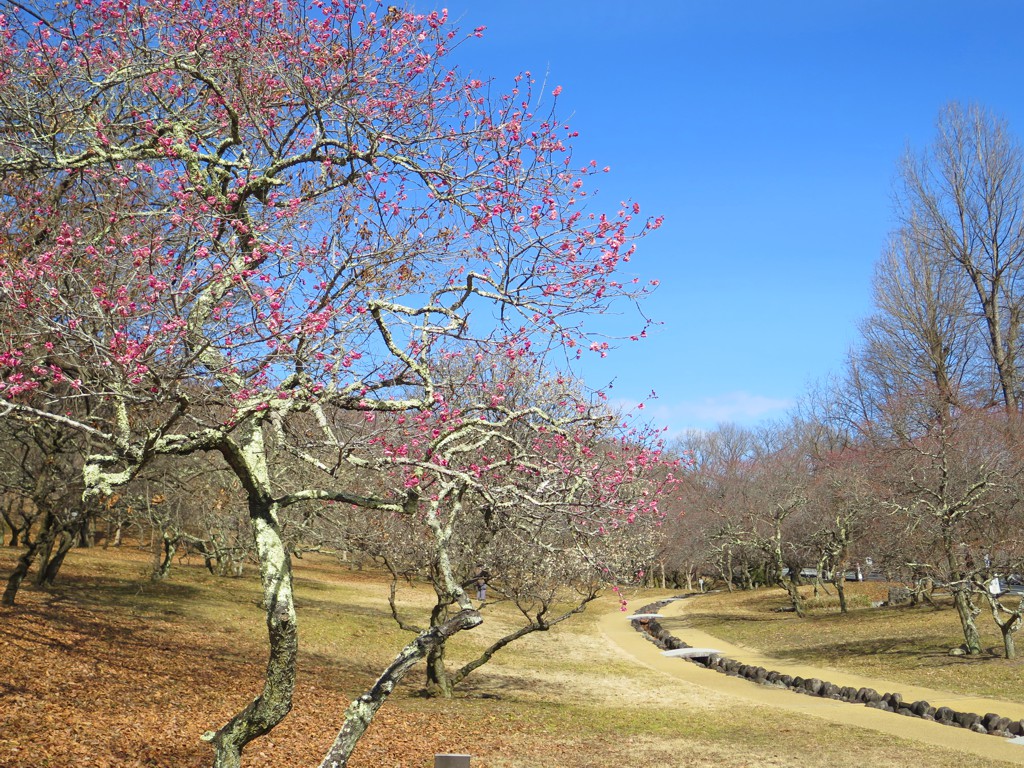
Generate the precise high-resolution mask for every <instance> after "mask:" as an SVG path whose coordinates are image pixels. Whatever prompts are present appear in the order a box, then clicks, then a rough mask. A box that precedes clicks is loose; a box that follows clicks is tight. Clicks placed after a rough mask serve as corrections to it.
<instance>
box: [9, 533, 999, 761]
mask: <svg viewBox="0 0 1024 768" xmlns="http://www.w3.org/2000/svg"><path fill="white" fill-rule="evenodd" d="M15 554H16V553H14V552H11V551H10V550H7V549H4V548H0V574H3V573H6V572H7V570H8V569H9V567H10V566H11V564H12V563H13V560H14V556H15ZM65 569H66V571H65V573H64V578H63V581H62V583H61V584H60V585H59V586H58V587H57V588H56V589H54V590H51V591H38V590H34V589H28V588H27V589H26V590H25V592H24V594H23V595H22V596H21V598H20V599H19V606H18V607H17V608H15V609H14V610H12V611H5V612H4V613H2V614H0V669H3V670H4V672H3V673H2V674H0V765H3V766H4V768H39V767H40V766H55V767H59V768H64V767H65V766H69V765H80V766H92V767H93V768H102V767H104V766H111V767H113V766H118V767H121V766H166V768H192V767H193V766H194V767H196V768H198V766H203V765H207V764H208V763H209V751H208V748H207V747H206V746H205V745H203V744H201V743H200V742H199V741H198V736H199V734H201V733H202V732H203V731H204V730H206V729H208V728H210V727H215V726H216V725H217V724H218V723H221V722H223V721H224V720H225V719H226V718H227V717H228V716H230V714H231V713H232V712H234V711H236V710H237V709H238V708H239V707H241V706H243V705H244V704H245V702H246V701H247V700H248V698H249V697H250V696H251V695H252V694H253V692H254V691H256V690H258V685H259V681H260V676H261V674H262V665H263V664H264V661H265V653H264V651H263V646H262V642H263V626H262V616H261V612H260V610H259V609H258V607H257V605H256V603H257V599H258V589H257V585H256V584H255V583H254V580H253V578H252V577H250V578H245V579H223V578H215V577H212V576H210V575H209V574H207V573H206V572H205V571H204V570H203V569H202V568H201V567H200V566H199V565H198V564H196V563H192V564H183V563H179V564H176V565H175V568H174V570H173V571H172V575H171V578H170V580H169V581H166V582H164V583H160V584H153V583H150V582H149V581H148V579H147V578H146V576H147V572H148V555H147V554H145V553H143V552H139V551H137V550H130V549H125V550H121V551H114V550H108V551H102V550H97V551H79V552H75V553H73V554H72V556H71V557H70V558H69V561H68V563H67V564H66V566H65ZM296 575H297V589H296V595H297V603H298V608H299V612H300V631H301V637H302V649H301V668H300V684H299V688H298V691H297V695H296V704H295V709H294V710H293V712H292V714H291V715H290V716H289V717H288V719H287V720H286V721H285V722H284V723H283V724H282V725H281V726H279V727H278V729H276V730H275V731H274V732H273V733H272V734H270V735H269V736H267V737H266V738H264V739H262V740H260V741H259V742H257V743H255V744H254V745H252V747H251V748H250V751H249V752H248V753H247V756H246V765H248V766H274V768H287V767H289V766H310V765H317V764H318V762H319V757H320V756H321V755H322V754H323V751H324V750H325V748H326V745H327V744H328V743H329V741H330V739H331V738H332V737H333V734H334V732H335V731H336V729H337V727H338V726H339V724H340V715H341V712H342V711H343V709H344V707H345V705H346V703H347V701H348V699H349V698H351V697H352V696H354V695H357V694H358V693H359V692H360V691H361V690H363V689H364V688H365V687H366V686H367V685H368V684H369V683H370V682H371V680H372V679H373V677H374V675H375V674H376V672H377V671H379V670H380V669H381V667H382V666H383V664H384V663H385V662H386V661H388V660H390V658H391V657H392V656H393V654H394V653H395V652H396V650H397V649H398V648H399V647H400V646H401V645H402V643H403V642H404V641H405V640H406V639H407V638H408V635H407V634H405V633H402V632H400V631H399V630H398V629H397V628H396V627H395V626H394V623H393V622H392V621H391V620H390V618H389V614H388V608H387V604H386V598H387V586H386V582H385V581H384V580H383V579H382V578H381V577H380V575H379V574H375V573H367V572H362V573H361V572H352V571H347V570H343V569H341V568H340V567H338V566H337V565H336V564H334V563H332V562H330V561H327V560H324V559H320V560H318V559H315V558H306V559H304V560H302V561H300V562H298V563H297V567H296ZM664 594H667V593H654V594H650V593H645V594H637V595H635V596H633V605H642V604H644V603H645V602H650V601H651V600H653V599H655V598H656V597H658V596H661V595H664ZM430 597H431V595H430V593H429V591H428V590H427V589H425V588H423V587H419V588H414V587H408V588H405V589H403V590H402V591H401V593H400V599H401V601H402V604H403V606H404V607H405V609H407V610H408V611H410V615H412V612H413V611H415V610H422V608H423V607H424V606H426V605H429V602H430ZM728 601H735V602H733V605H732V608H731V609H730V610H732V611H734V616H735V620H733V621H732V622H726V624H728V625H729V626H735V627H740V626H742V625H745V624H747V623H754V620H755V618H757V617H759V615H760V614H759V612H758V611H757V610H756V609H755V608H754V606H753V605H752V604H751V605H747V606H746V607H745V608H744V607H743V605H742V602H743V601H742V600H741V599H740V598H739V597H729V598H728V600H727V602H728ZM617 608H618V606H617V603H616V602H615V601H614V600H611V599H609V600H607V601H605V602H603V603H601V604H598V605H595V606H593V610H591V611H588V613H587V614H585V615H584V616H582V617H578V620H575V621H573V622H570V623H568V624H566V625H563V626H562V627H560V628H557V629H555V630H553V631H552V632H550V633H542V634H536V635H533V636H531V637H529V638H527V639H526V640H524V641H523V642H521V643H519V644H517V645H515V646H513V647H512V648H510V649H509V650H508V651H507V652H504V653H503V654H501V655H499V656H498V657H496V658H495V660H494V661H493V662H492V663H491V664H489V665H488V666H487V667H485V668H483V669H482V670H480V671H479V672H478V673H476V674H475V675H474V676H473V677H471V678H470V679H469V680H468V681H467V684H466V685H465V687H464V688H463V689H461V690H460V692H459V695H458V697H457V698H456V699H455V700H453V701H435V700H428V699H424V698H422V697H420V696H419V695H418V692H417V690H418V687H419V685H421V684H422V682H423V677H422V672H421V671H417V672H416V673H415V674H414V675H412V679H410V680H408V681H407V683H406V684H405V685H403V686H402V687H401V688H400V690H399V691H398V692H396V694H395V695H394V696H393V697H392V700H391V701H389V703H388V704H387V705H386V706H385V708H384V709H383V710H382V711H381V713H380V715H379V716H378V719H377V720H376V721H375V723H374V725H373V727H372V728H371V729H370V731H369V733H368V734H367V736H366V737H365V739H364V741H363V743H361V745H360V748H359V751H358V752H357V755H356V758H355V759H354V761H353V765H354V766H356V767H358V766H418V767H419V766H429V765H431V764H432V755H433V754H434V753H435V752H446V751H454V752H459V751H464V752H469V753H471V754H473V756H474V759H473V765H474V766H475V767H476V768H519V767H520V766H523V767H525V766H531V767H533V766H560V767H561V768H589V767H590V766H608V765H619V766H640V765H663V766H679V765H687V766H694V767H695V768H703V767H705V766H716V768H717V767H719V766H723V767H724V768H739V767H740V766H788V765H794V764H799V765H801V766H802V767H803V768H816V767H817V766H821V767H822V768H823V767H824V766H829V767H830V768H843V767H848V768H854V766H862V765H866V764H886V765H906V764H913V763H918V762H920V763H927V764H928V765H930V766H937V767H938V768H971V766H978V768H980V766H981V765H983V763H982V762H979V761H977V760H973V762H972V759H971V758H967V759H965V758H964V757H963V756H962V755H957V754H955V753H951V752H943V751H941V750H936V749H934V748H926V747H923V746H919V745H914V744H909V743H906V742H900V741H899V740H896V739H893V738H891V737H886V736H882V735H879V734H877V733H869V732H866V731H861V730H858V729H856V728H852V727H842V726H835V725H825V724H823V723H821V722H818V721H815V720H812V719H804V720H800V719H795V718H793V717H792V715H788V714H784V713H777V712H774V711H771V710H767V709H764V708H760V707H752V706H748V705H744V706H737V703H736V701H735V700H731V699H729V698H727V697H725V696H724V695H719V694H716V693H714V692H710V691H708V690H706V689H698V688H693V687H688V686H685V685H682V684H679V683H676V682H673V681H672V680H670V679H666V678H665V677H664V676H663V675H660V674H658V673H656V672H654V671H652V670H650V669H648V668H647V667H645V666H643V665H641V664H637V663H636V662H635V661H634V660H632V659H631V658H629V657H627V656H625V655H624V654H623V653H622V652H621V651H619V650H618V649H617V648H616V647H614V646H612V645H611V644H610V643H609V642H608V641H606V640H605V639H604V637H603V636H602V635H601V634H600V633H599V632H598V631H597V627H596V624H597V620H598V614H600V613H602V612H607V611H616V610H617ZM513 618H514V617H513V615H512V614H510V613H507V612H505V611H502V610H498V611H496V612H494V613H492V614H490V615H489V616H488V618H487V620H486V621H485V623H484V626H483V627H481V628H479V629H478V630H474V631H473V632H471V633H465V634H464V635H463V636H461V637H460V638H459V640H458V642H457V643H456V644H455V646H454V647H453V648H452V650H451V653H452V656H453V657H454V658H456V659H459V658H468V657H469V656H470V655H471V654H472V653H474V651H476V650H478V649H479V648H481V647H482V646H483V645H484V644H485V643H486V642H488V641H489V640H490V639H491V638H492V637H493V636H495V635H496V634H497V632H499V631H500V630H501V628H502V626H503V625H506V626H507V625H511V622H512V620H513ZM779 618H780V617H779V616H777V615H770V616H769V618H768V620H767V621H768V623H766V624H765V626H769V625H770V623H771V621H772V620H777V619H779ZM785 618H788V617H785ZM757 620H758V621H760V618H757ZM791 647H792V648H793V649H794V650H799V649H797V648H796V647H795V646H791Z"/></svg>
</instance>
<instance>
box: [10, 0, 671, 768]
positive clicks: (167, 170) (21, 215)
mask: <svg viewBox="0 0 1024 768" xmlns="http://www.w3.org/2000/svg"><path fill="white" fill-rule="evenodd" d="M7 8H8V9H9V11H10V12H9V13H7V14H5V15H3V16H2V17H0V124H2V126H3V128H2V130H0V173H2V174H3V179H4V193H3V196H2V198H0V199H2V204H0V219H2V224H3V226H2V228H0V231H2V232H3V233H4V234H3V235H2V236H0V295H2V301H0V413H3V414H4V416H5V417H6V418H17V419H21V420H28V421H31V420H40V419H41V420H47V421H50V422H52V423H57V424H62V425H63V426H67V427H72V428H74V429H76V430H78V431H79V432H81V433H82V434H84V435H85V436H86V438H87V442H88V445H89V446H90V448H89V451H88V453H87V455H86V456H85V459H84V470H83V479H84V485H85V488H86V495H87V496H103V495H109V494H111V493H113V492H114V491H115V490H116V489H117V488H119V487H121V486H123V485H124V484H126V483H128V482H130V481H131V480H132V479H133V478H134V477H136V476H137V475H138V473H139V472H140V471H142V469H143V468H144V467H145V466H146V464H147V463H148V462H149V461H150V460H152V459H153V458H154V457H157V456H186V455H190V454H193V453H196V452H212V453H215V454H219V455H220V456H221V457H222V458H223V460H224V462H225V464H226V465H227V467H229V468H230V470H231V471H232V472H233V473H234V474H235V476H236V477H237V479H238V483H239V484H240V486H241V488H242V489H243V491H244V494H245V497H246V502H247V505H248V511H249V518H250V521H251V525H252V530H253V535H254V539H255V546H256V551H257V554H258V558H259V562H260V573H261V579H262V584H263V593H264V605H265V608H266V623H267V629H268V639H269V651H270V653H269V661H268V665H267V671H266V679H265V684H264V687H263V690H262V691H261V692H260V693H259V694H258V695H257V696H256V697H255V698H254V699H253V701H252V702H251V703H250V704H249V705H248V706H247V707H246V708H245V709H244V710H242V711H241V712H239V713H238V714H237V715H236V716H235V717H233V718H231V720H230V721H229V722H227V723H226V724H224V725H223V726H221V727H220V728H219V729H217V730H216V731H211V732H209V733H207V734H206V736H205V737H204V738H206V740H208V741H209V742H211V744H212V745H213V746H214V749H215V762H214V764H215V765H216V766H225V767H226V766H238V765H240V764H241V754H242V750H243V749H244V747H245V746H246V745H247V744H248V743H249V742H251V741H252V740H253V739H255V738H257V737H259V736H260V735H262V734H265V733H267V732H268V731H269V730H270V729H272V728H273V727H274V725H275V724H276V723H278V722H279V721H280V720H281V719H282V718H283V717H284V716H285V715H286V714H287V712H288V711H289V709H290V707H291V699H292V691H293V687H294V677H295V676H294V672H295V659H296V654H297V649H298V635H297V630H296V616H295V608H294V604H293V600H292V580H291V570H290V568H291V566H290V559H289V556H288V554H287V551H286V548H285V546H284V543H283V540H282V535H281V522H280V516H281V514H282V513H283V511H284V510H286V509H287V508H289V507H293V506H294V505H298V504H304V505H309V504H317V503H323V502H327V501H333V502H336V503H344V504H352V505H356V506H358V507H359V508H362V509H366V510H376V511H377V512H383V513H393V514H414V513H416V512H418V510H419V505H420V503H421V497H420V494H419V491H418V490H417V485H418V484H417V483H416V482H413V481H414V480H416V474H415V471H413V474H411V475H409V476H408V477H407V478H406V480H407V483H408V484H407V485H405V484H403V485H402V486H401V487H399V488H395V487H394V484H392V483H390V482H385V481H382V482H380V483H376V484H374V485H371V486H369V488H370V489H371V490H367V486H365V485H363V484H358V485H349V484H347V483H346V482H345V480H346V478H348V477H349V476H350V475H349V474H348V472H347V470H349V469H353V468H354V469H355V470H357V471H358V473H362V474H363V475H365V474H371V475H372V474H373V473H378V472H380V473H383V472H384V469H383V467H393V466H394V465H395V463H396V457H397V456H399V455H400V451H401V449H402V448H403V446H404V445H405V444H404V443H403V442H401V441H399V442H398V444H397V445H396V446H395V447H394V449H393V450H392V449H391V448H389V451H390V453H389V452H387V451H385V446H383V445H382V444H380V443H379V442H375V441H372V440H369V439H363V436H360V435H357V434H354V433H352V432H351V431H348V430H347V429H341V428H340V426H339V425H346V424H351V420H347V421H346V420H345V419H344V418H341V417H340V416H339V415H338V414H339V413H351V412H355V413H359V414H362V416H363V418H364V419H366V420H372V419H373V418H374V416H375V415H377V414H380V415H384V414H388V415H390V416H392V417H394V418H395V419H396V421H397V420H398V419H400V418H402V417H403V416H404V417H405V418H406V419H407V423H408V424H410V433H409V434H410V440H411V439H416V435H417V432H416V431H415V430H413V429H412V427H413V426H415V425H416V421H415V420H416V419H421V420H424V421H430V420H434V419H440V418H441V417H442V416H443V414H444V408H445V406H444V402H443V387H442V381H443V379H442V378H439V377H443V375H444V373H443V371H442V370H441V369H439V368H437V367H436V366H435V365H434V364H433V361H436V360H439V359H443V357H444V355H445V354H446V351H447V350H450V349H452V348H454V347H453V346H452V345H453V344H454V345H455V346H458V347H459V348H460V349H462V348H466V347H468V346H476V347H477V348H478V349H480V350H481V351H482V352H484V353H486V354H488V355H505V356H508V357H517V356H520V355H523V354H526V353H527V351H528V350H533V351H534V352H537V353H538V354H540V353H544V354H549V353H557V352H564V353H565V355H566V356H568V357H569V358H573V357H575V356H577V355H579V354H580V350H584V351H586V350H587V349H588V348H589V349H592V350H594V351H595V352H596V353H598V354H603V353H604V350H605V349H606V348H607V342H606V341H604V340H600V339H597V340H594V339H590V338H587V337H586V336H585V335H584V332H583V328H582V320H583V319H584V318H586V317H587V316H588V315H592V314H594V313H599V312H602V311H604V310H605V309H606V308H607V307H608V306H609V304H610V303H611V302H613V301H617V300H625V301H632V300H634V299H637V298H639V297H640V296H642V294H643V293H644V292H645V290H646V287H645V286H642V285H640V284H638V283H637V282H636V281H635V280H629V279H625V278H622V277H618V276H617V275H618V273H619V272H620V271H621V268H622V265H623V264H624V263H625V262H627V261H628V260H629V258H630V257H631V255H632V253H633V247H634V246H633V240H634V239H635V238H636V237H638V236H640V235H642V234H644V233H645V232H647V231H649V230H650V229H652V228H654V227H656V226H657V225H658V223H659V222H658V220H642V219H640V218H639V208H638V207H637V206H636V205H634V204H623V205H621V206H617V207H616V209H615V210H613V211H612V212H611V213H601V212H598V211H591V210H590V209H589V207H588V203H589V201H590V200H591V193H590V192H588V186H587V180H588V177H590V176H592V175H594V174H595V173H599V172H600V171H598V169H597V166H596V164H594V163H590V164H582V167H581V163H580V162H579V161H577V160H575V159H574V158H573V156H572V152H571V142H572V139H573V137H574V135H575V134H574V133H573V132H572V131H571V130H570V129H569V128H568V126H566V125H564V124H563V123H562V122H560V121H558V120H557V119H556V117H555V114H554V112H553V111H547V110H541V109H540V105H541V104H542V103H544V102H545V101H547V102H548V103H550V104H551V105H552V108H553V106H554V103H555V98H554V95H551V96H549V95H548V94H534V93H533V92H532V91H531V81H530V78H529V76H528V75H524V76H522V77H520V78H517V79H516V81H515V83H514V85H513V87H512V90H511V91H510V93H508V94H506V95H501V96H496V95H494V94H493V92H492V88H491V84H490V83H487V82H483V81H478V80H471V79H467V78H465V77H463V76H461V75H460V74H459V72H458V71H457V70H456V69H455V68H454V67H453V66H452V65H450V64H449V63H448V62H449V61H450V53H451V51H452V49H453V48H454V47H455V46H456V45H458V44H459V42H460V41H461V38H460V37H459V35H458V33H457V32H456V31H455V30H453V29H451V28H450V27H449V26H448V24H447V21H446V18H445V15H444V14H443V13H441V14H438V13H430V14H414V13H412V12H406V11H401V10H399V9H397V8H394V7H389V8H385V7H383V6H379V5H378V4H376V3H369V4H360V3H355V2H350V1H349V0H332V1H330V2H308V3H306V2H295V1H286V2H269V1H265V0H234V1H233V2H230V3H228V2H224V0H198V1H197V2H188V3H179V2H169V3H147V2H141V0H94V1H93V2H91V3H85V2H83V3H77V4H68V5H62V6H60V7H58V8H56V9H54V8H52V7H50V6H48V5H46V4H38V5H34V4H32V3H30V2H15V3H9V4H8V5H7ZM479 35H480V30H476V31H474V32H473V33H472V34H471V35H470V36H479ZM556 90H557V89H556ZM555 95H557V94H555ZM637 330H639V329H637ZM439 371H440V372H439ZM489 397H490V396H489V395H488V401H487V403H485V405H489V403H490V399H489ZM283 453H288V454H290V455H291V456H293V457H294V458H296V459H299V460H301V461H303V462H305V464H306V465H307V466H308V467H311V468H312V469H313V470H315V475H314V476H315V477H316V478H318V479H317V480H316V481H308V482H307V481H306V480H305V479H304V481H303V483H301V484H298V483H297V481H296V479H295V478H294V477H292V476H290V475H285V476H284V477H282V475H281V474H277V473H275V472H274V471H273V467H272V465H271V464H270V463H269V458H272V457H273V456H275V455H280V454H283ZM268 457H269V458H268ZM436 467H437V465H436V463H434V464H433V467H432V471H436ZM302 477H303V478H306V476H305V475H302ZM453 492H454V491H453ZM451 588H452V590H453V593H456V594H457V593H458V589H459V587H458V585H457V584H452V586H451ZM480 620H481V619H480V616H479V614H478V613H477V612H476V611H474V610H472V609H471V608H470V607H468V606H466V607H465V608H464V609H463V610H461V611H459V612H458V613H457V614H456V615H455V616H453V618H452V619H451V620H449V621H447V622H445V623H444V624H442V625H441V626H438V627H435V628H433V629H430V630H429V631H427V632H424V633H422V634H421V635H419V636H418V637H417V638H416V639H415V640H414V641H413V642H412V643H410V645H409V646H407V647H406V648H405V649H403V651H402V652H401V653H400V654H399V655H398V656H397V657H396V660H395V662H394V663H393V664H392V665H391V667H389V669H388V670H387V671H386V672H385V674H384V675H382V677H381V679H380V680H379V681H378V683H377V684H376V685H375V686H374V688H373V689H372V690H371V691H370V692H368V693H367V694H366V695H365V696H363V697H360V699H358V700H357V701H355V702H353V705H352V707H350V709H349V711H348V713H347V716H346V723H345V726H344V728H343V734H342V736H344V735H345V734H346V732H347V733H348V737H346V738H342V737H341V736H339V743H338V744H336V747H337V749H332V752H331V754H330V755H329V757H328V758H326V759H325V762H324V765H344V764H345V762H346V761H347V755H348V753H349V752H350V751H351V746H352V745H353V744H354V741H353V737H355V738H357V737H358V734H359V733H361V730H360V729H362V728H365V726H366V724H367V723H368V722H369V718H370V717H372V714H373V712H375V711H376V708H377V707H379V706H380V704H381V703H382V702H383V700H384V698H386V695H387V693H389V692H390V690H391V689H393V687H394V685H395V684H396V682H397V680H398V679H400V678H401V675H402V674H404V672H405V670H407V669H408V668H409V667H410V666H411V665H412V664H414V663H415V662H416V661H417V660H419V659H421V658H422V657H423V656H424V655H425V654H426V653H427V652H428V651H429V649H430V647H432V646H433V645H436V644H437V643H438V642H441V641H442V640H443V639H444V638H445V637H447V636H450V635H451V634H452V633H454V632H457V631H459V630H461V629H464V628H468V627H471V626H474V625H475V624H477V623H479V621H480Z"/></svg>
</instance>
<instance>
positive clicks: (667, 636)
mask: <svg viewBox="0 0 1024 768" xmlns="http://www.w3.org/2000/svg"><path fill="white" fill-rule="evenodd" d="M679 599H681V598H672V599H671V600H663V601H661V602H658V603H651V604H650V605H646V606H644V607H643V608H641V609H640V610H639V611H638V612H637V613H638V614H647V613H657V611H658V609H660V608H661V607H662V606H665V605H667V604H668V603H670V602H672V601H673V600H679ZM630 623H631V624H632V625H633V628H634V629H635V630H637V631H638V632H643V633H644V634H645V635H646V637H647V639H648V640H650V641H651V642H652V643H654V644H655V645H656V646H657V647H658V648H660V649H662V650H663V651H664V650H669V651H671V650H676V649H679V648H690V647H692V646H690V645H688V644H687V643H684V642H683V641H682V640H680V639H679V638H677V637H675V636H674V635H672V634H671V633H670V632H669V631H668V630H667V629H665V628H664V627H662V626H661V624H660V623H659V622H658V620H657V619H648V618H640V619H634V620H632V621H631V622H630ZM685 660H686V661H690V662H692V663H694V664H697V665H699V666H702V667H706V668H708V669H713V670H715V671H716V672H721V673H723V674H726V675H728V676H730V677H742V678H745V679H747V680H750V681H751V682H753V683H757V684H759V685H765V686H768V687H771V688H787V689H789V690H791V691H793V692H794V693H803V694H807V695H809V696H820V697H821V698H823V699H834V700H836V701H845V702H848V703H850V704H863V705H864V706H866V707H871V708H873V709H880V710H882V711H884V712H894V713H896V714H899V715H905V716H907V717H919V718H921V719H923V720H933V721H935V722H936V723H940V724H942V725H951V726H953V727H954V728H966V729H968V730H970V731H974V732H975V733H986V734H989V735H991V736H1002V737H1004V738H1015V737H1018V736H1024V719H1021V720H1011V719H1010V718H1008V717H1000V716H999V715H997V714H995V713H993V712H989V713H988V714H986V715H978V714H975V713H974V712H957V711H955V710H953V709H950V708H949V707H938V708H936V707H933V706H931V705H930V704H929V703H928V702H927V701H913V702H905V701H904V700H903V696H901V695H900V694H898V693H879V692H878V691H876V690H875V689H874V688H860V689H857V688H854V687H852V686H848V685H846V686H841V687H840V686H838V685H835V684H834V683H830V682H828V681H826V680H819V679H818V678H816V677H813V678H809V679H805V678H803V677H800V676H797V677H792V676H790V675H785V674H781V673H779V672H774V671H769V670H767V669H765V668H764V667H756V666H754V665H753V664H744V663H742V662H739V661H736V660H735V659H730V658H727V657H725V656H722V655H721V654H714V655H712V656H708V657H695V658H688V659H685Z"/></svg>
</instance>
